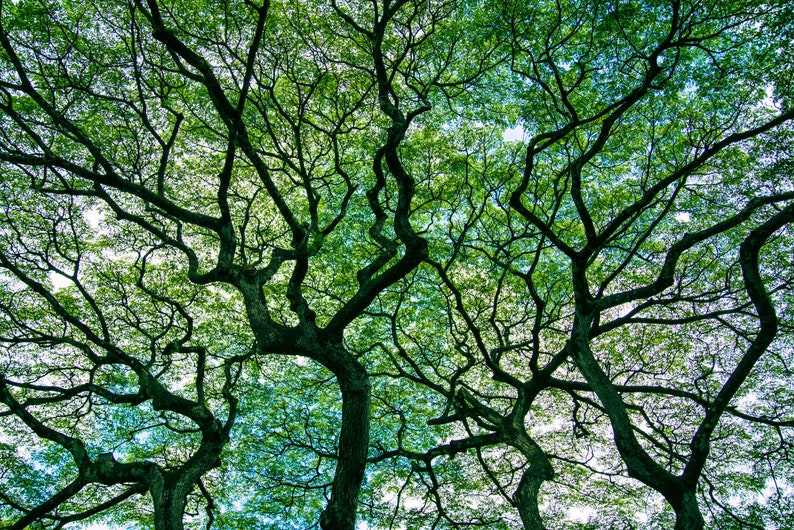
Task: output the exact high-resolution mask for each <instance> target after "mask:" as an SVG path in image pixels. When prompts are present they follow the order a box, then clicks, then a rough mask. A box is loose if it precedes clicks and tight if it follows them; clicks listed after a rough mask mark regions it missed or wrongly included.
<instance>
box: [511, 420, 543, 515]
mask: <svg viewBox="0 0 794 530" xmlns="http://www.w3.org/2000/svg"><path fill="white" fill-rule="evenodd" d="M509 435H510V438H511V439H512V441H511V445H513V446H514V447H516V448H517V449H518V450H519V451H521V453H522V454H523V455H524V456H525V457H526V458H527V461H528V462H529V467H528V468H527V469H525V470H524V473H523V474H522V475H521V482H519V483H518V488H517V489H516V492H515V494H514V495H513V500H514V501H515V503H516V508H517V509H518V514H519V515H520V516H521V522H522V523H523V524H524V528H525V529H526V530H544V529H545V528H546V526H545V525H544V524H543V519H541V517H540V509H539V508H538V494H539V492H540V487H541V486H542V485H543V483H544V482H545V481H547V480H551V479H552V478H553V477H554V468H553V467H552V466H551V462H549V459H548V457H547V456H546V454H545V453H544V452H543V450H542V449H541V448H540V446H539V445H538V444H537V443H535V441H534V440H533V439H532V438H531V437H530V436H529V435H528V434H527V433H526V431H525V430H524V429H523V427H519V428H515V429H513V430H512V431H510V433H509Z"/></svg>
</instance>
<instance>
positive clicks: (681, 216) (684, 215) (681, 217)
mask: <svg viewBox="0 0 794 530" xmlns="http://www.w3.org/2000/svg"><path fill="white" fill-rule="evenodd" d="M675 220H676V221H678V222H679V223H688V222H689V221H691V220H692V216H691V215H689V212H678V213H677V214H675Z"/></svg>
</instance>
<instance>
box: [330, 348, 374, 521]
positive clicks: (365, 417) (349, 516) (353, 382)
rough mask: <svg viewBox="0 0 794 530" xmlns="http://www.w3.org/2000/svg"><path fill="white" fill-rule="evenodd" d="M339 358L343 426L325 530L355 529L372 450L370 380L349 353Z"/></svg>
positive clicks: (338, 368)
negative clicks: (361, 490)
mask: <svg viewBox="0 0 794 530" xmlns="http://www.w3.org/2000/svg"><path fill="white" fill-rule="evenodd" d="M340 355H342V356H344V357H345V359H344V362H343V363H341V364H342V367H338V366H337V367H335V368H336V370H334V372H335V373H336V376H337V381H338V382H339V389H340V391H341V392H342V426H341V430H340V434H339V456H338V460H337V464H336V473H335V475H334V482H333V485H332V487H331V500H330V501H329V502H328V506H327V507H326V508H325V510H324V511H323V513H322V515H321V516H320V527H321V528H322V529H323V530H353V529H354V528H355V525H356V510H357V508H358V494H359V491H360V489H361V481H362V480H363V479H364V470H365V468H366V463H367V450H368V448H369V414H370V410H369V409H370V390H369V377H368V376H367V372H366V370H365V369H364V367H363V366H361V364H360V363H359V362H358V361H356V359H354V358H353V357H352V356H351V355H349V354H348V353H347V352H340ZM340 368H341V369H340Z"/></svg>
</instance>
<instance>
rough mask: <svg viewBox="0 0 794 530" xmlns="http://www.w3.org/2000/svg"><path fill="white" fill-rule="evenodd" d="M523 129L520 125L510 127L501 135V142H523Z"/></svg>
mask: <svg viewBox="0 0 794 530" xmlns="http://www.w3.org/2000/svg"><path fill="white" fill-rule="evenodd" d="M524 133H525V131H524V128H523V127H522V126H521V125H516V126H515V127H510V128H509V129H506V130H505V132H503V133H502V140H504V141H505V142H523V141H524Z"/></svg>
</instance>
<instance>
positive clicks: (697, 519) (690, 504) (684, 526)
mask: <svg viewBox="0 0 794 530" xmlns="http://www.w3.org/2000/svg"><path fill="white" fill-rule="evenodd" d="M671 504H672V503H671ZM673 510H675V530H701V529H702V528H703V525H704V522H703V515H702V514H701V513H700V506H699V505H698V500H697V497H696V496H695V492H694V491H692V490H687V491H685V492H684V493H683V495H682V496H681V500H680V501H679V502H676V503H675V504H673Z"/></svg>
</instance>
